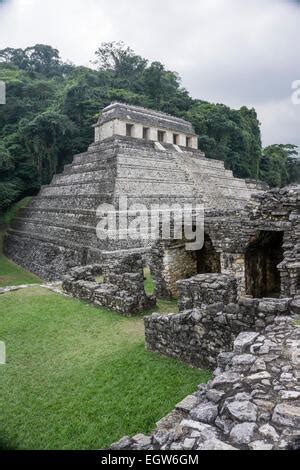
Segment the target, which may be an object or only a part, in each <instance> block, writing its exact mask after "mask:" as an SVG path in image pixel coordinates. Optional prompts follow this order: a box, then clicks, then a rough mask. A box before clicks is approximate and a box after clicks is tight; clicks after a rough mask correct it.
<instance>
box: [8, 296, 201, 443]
mask: <svg viewBox="0 0 300 470" xmlns="http://www.w3.org/2000/svg"><path fill="white" fill-rule="evenodd" d="M20 305H22V308H20ZM0 309H1V318H0V330H1V340H4V341H5V343H6V347H7V365H5V366H1V375H0V388H1V396H0V449H1V448H2V449H3V448H4V449H7V448H10V449H100V448H106V447H108V446H109V445H110V444H112V442H115V441H116V440H118V439H120V438H121V437H122V436H124V435H131V436H133V435H135V434H137V433H139V432H145V433H148V432H149V431H151V430H152V429H153V428H154V427H155V423H156V422H157V421H158V420H159V419H161V417H162V416H164V415H166V414H167V413H168V412H170V411H171V410H172V409H173V408H174V406H175V404H176V403H178V402H179V401H181V400H182V399H183V398H184V397H185V396H186V395H188V394H190V393H192V392H193V391H194V390H195V388H196V386H197V385H198V384H199V383H201V382H206V381H207V380H208V379H209V378H210V374H209V372H207V371H202V370H199V369H193V368H191V367H188V366H187V365H186V364H183V363H180V362H179V361H176V360H173V359H170V358H166V357H163V356H160V355H158V354H154V353H150V352H148V351H146V350H145V345H144V329H143V319H142V318H141V317H133V318H125V317H123V316H122V315H117V314H115V313H113V312H110V311H108V310H104V309H99V308H95V307H93V306H91V305H88V304H85V303H83V302H80V301H78V300H75V299H70V298H65V297H63V296H60V295H58V294H54V293H51V292H49V291H47V290H46V289H42V288H37V287H33V288H30V289H25V290H22V291H19V292H13V293H10V294H5V295H2V296H1V299H0Z"/></svg>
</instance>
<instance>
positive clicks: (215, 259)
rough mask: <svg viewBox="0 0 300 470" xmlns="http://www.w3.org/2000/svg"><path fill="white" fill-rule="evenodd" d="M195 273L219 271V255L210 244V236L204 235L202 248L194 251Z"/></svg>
mask: <svg viewBox="0 0 300 470" xmlns="http://www.w3.org/2000/svg"><path fill="white" fill-rule="evenodd" d="M196 257H197V274H205V273H220V272H221V257H220V253H218V252H217V251H216V249H215V247H214V246H213V244H212V241H211V238H210V236H209V235H208V234H207V233H206V234H205V235H204V245H203V248H202V249H201V250H199V251H197V252H196Z"/></svg>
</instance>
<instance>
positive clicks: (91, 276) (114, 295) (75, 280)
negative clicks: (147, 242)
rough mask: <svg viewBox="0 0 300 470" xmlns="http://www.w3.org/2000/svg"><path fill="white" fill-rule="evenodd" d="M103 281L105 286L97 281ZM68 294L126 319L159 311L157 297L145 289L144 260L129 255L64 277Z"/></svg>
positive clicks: (76, 270)
mask: <svg viewBox="0 0 300 470" xmlns="http://www.w3.org/2000/svg"><path fill="white" fill-rule="evenodd" d="M97 276H102V277H103V282H101V281H100V280H96V277H97ZM62 287H63V290H64V292H66V293H67V294H70V295H72V296H73V297H76V298H79V299H82V300H86V301H88V302H91V303H93V304H94V305H97V306H100V307H105V308H109V309H111V310H115V311H117V312H119V313H122V314H124V315H131V314H137V313H140V312H142V311H144V310H146V309H150V308H152V307H155V305H156V298H155V296H148V295H147V294H146V293H145V289H144V271H143V259H142V257H141V255H139V254H133V253H132V254H128V253H126V255H124V256H121V257H120V256H119V257H117V258H116V259H111V260H110V262H109V263H106V264H105V263H102V264H101V265H91V266H85V267H78V268H74V269H72V270H71V271H70V273H69V274H68V275H66V276H64V279H63V284H62Z"/></svg>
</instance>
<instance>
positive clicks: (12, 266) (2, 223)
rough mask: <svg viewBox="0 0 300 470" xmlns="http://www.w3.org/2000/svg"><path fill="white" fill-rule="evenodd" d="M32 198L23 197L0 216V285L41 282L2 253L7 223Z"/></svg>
mask: <svg viewBox="0 0 300 470" xmlns="http://www.w3.org/2000/svg"><path fill="white" fill-rule="evenodd" d="M30 200H31V198H30V197H26V198H24V199H22V200H21V201H19V202H18V203H16V204H14V205H13V206H12V207H11V209H10V210H9V211H8V212H6V213H5V214H2V215H1V216H0V287H5V286H19V285H21V284H36V283H38V284H40V283H41V280H40V279H39V278H38V277H37V276H35V275H34V274H31V273H29V272H28V271H26V270H25V269H23V268H21V267H20V266H18V265H17V264H16V263H14V262H13V261H11V260H9V259H8V258H6V256H4V255H3V254H2V244H3V237H4V234H5V230H6V227H7V225H8V224H9V223H10V222H11V221H12V219H13V218H14V217H15V215H16V214H17V212H18V211H19V210H20V209H22V208H23V207H26V206H27V205H28V204H29V202H30Z"/></svg>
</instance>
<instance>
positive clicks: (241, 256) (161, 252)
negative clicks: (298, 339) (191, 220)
mask: <svg viewBox="0 0 300 470" xmlns="http://www.w3.org/2000/svg"><path fill="white" fill-rule="evenodd" d="M299 207H300V187H299V186H288V187H286V188H282V189H272V190H270V191H268V192H265V193H259V194H255V195H253V196H252V199H251V201H250V202H249V203H248V205H247V206H246V208H245V209H244V210H238V211H232V210H231V211H227V212H226V211H210V212H207V213H206V216H205V236H206V238H207V239H208V240H209V242H210V243H212V247H213V249H214V251H215V256H216V258H217V257H219V260H220V266H219V268H218V266H217V263H216V262H215V263H210V264H211V265H210V266H208V267H207V269H206V271H204V272H210V273H212V272H221V273H223V274H229V275H234V276H235V278H236V279H237V287H238V293H239V295H245V294H248V291H249V288H248V289H247V286H246V279H247V254H248V252H249V247H250V246H251V242H253V241H255V240H256V239H257V237H258V234H260V233H263V232H269V233H271V234H275V233H277V234H281V233H282V234H283V241H282V251H283V254H282V262H281V263H280V264H279V265H278V270H279V271H280V278H281V282H280V284H281V287H280V288H281V296H282V297H292V296H295V295H300V249H299V236H300V212H299ZM211 256H212V255H211ZM152 273H153V277H154V278H155V280H156V284H157V286H159V287H158V289H159V291H158V295H159V296H165V297H167V298H170V297H172V296H173V297H177V294H178V292H177V288H176V281H178V280H180V279H183V278H184V277H188V276H186V274H189V273H191V274H190V275H195V274H197V261H196V254H192V253H190V252H186V251H185V250H184V249H183V248H182V244H181V245H180V243H178V244H177V247H176V243H175V242H173V246H172V245H170V243H169V242H163V241H161V242H159V243H157V244H156V246H155V247H154V248H153V261H152Z"/></svg>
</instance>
